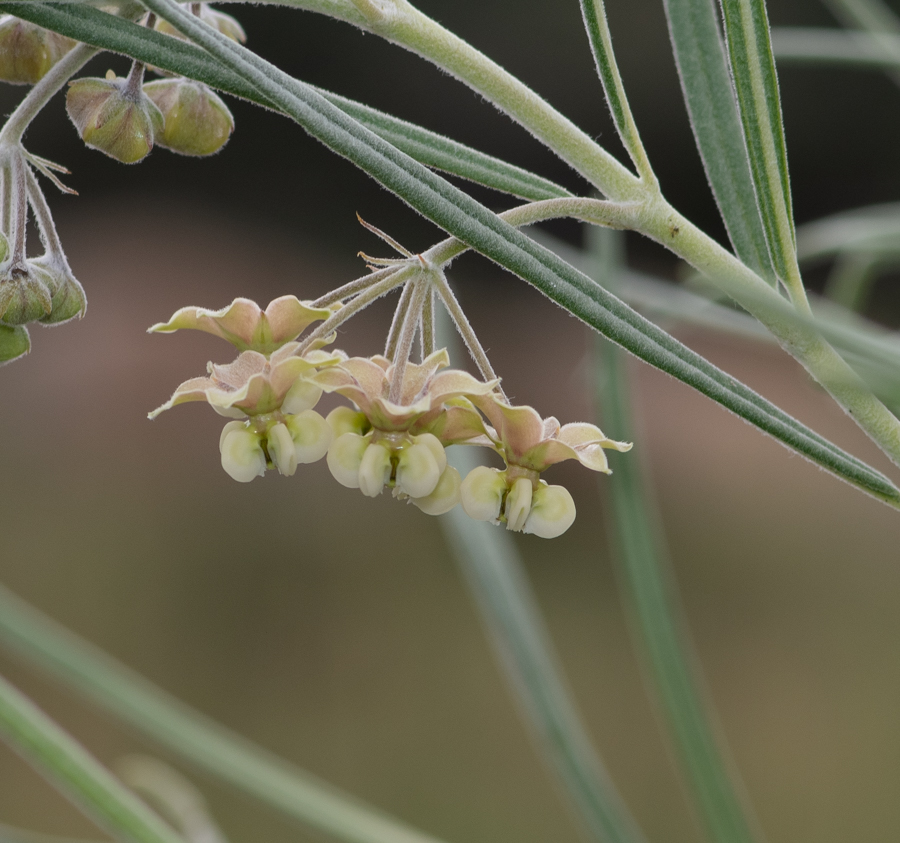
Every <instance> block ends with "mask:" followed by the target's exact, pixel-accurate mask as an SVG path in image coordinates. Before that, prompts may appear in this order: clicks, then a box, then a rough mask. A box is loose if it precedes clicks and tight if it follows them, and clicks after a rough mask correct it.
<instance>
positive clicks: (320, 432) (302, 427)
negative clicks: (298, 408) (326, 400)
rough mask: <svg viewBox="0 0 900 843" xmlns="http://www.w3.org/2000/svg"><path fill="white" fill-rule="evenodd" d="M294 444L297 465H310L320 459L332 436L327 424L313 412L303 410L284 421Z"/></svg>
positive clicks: (326, 449)
mask: <svg viewBox="0 0 900 843" xmlns="http://www.w3.org/2000/svg"><path fill="white" fill-rule="evenodd" d="M285 423H286V424H287V429H288V431H289V432H290V434H291V439H292V441H293V444H294V454H295V456H296V458H297V462H299V463H304V464H306V463H311V462H316V460H320V459H322V457H324V456H325V454H326V453H327V451H328V446H329V445H331V440H332V439H333V438H334V434H333V433H332V432H331V428H330V427H329V425H328V422H327V421H325V419H323V418H322V417H321V416H320V415H319V414H318V413H317V412H316V411H315V410H304V411H303V412H302V413H297V415H294V416H288V417H287V419H285Z"/></svg>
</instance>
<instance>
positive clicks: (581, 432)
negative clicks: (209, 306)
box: [150, 296, 631, 538]
mask: <svg viewBox="0 0 900 843" xmlns="http://www.w3.org/2000/svg"><path fill="white" fill-rule="evenodd" d="M330 313H331V311H330V310H329V309H327V308H318V309H317V308H315V307H313V306H311V305H310V304H309V303H306V302H301V301H299V300H298V299H296V298H294V297H292V296H284V297H282V298H281V299H276V300H275V301H274V302H272V303H271V304H270V305H269V306H268V307H267V308H266V310H265V311H263V310H262V309H260V308H259V307H258V306H257V305H256V304H254V303H253V302H251V301H249V300H247V299H237V300H235V302H234V303H233V304H232V305H231V306H230V307H228V308H225V309H223V310H221V311H208V310H203V309H200V308H183V309H182V310H180V311H178V313H176V314H175V315H174V316H173V317H172V319H171V320H169V322H167V323H165V324H160V325H155V326H154V327H153V328H151V330H153V331H161V332H167V333H168V332H171V331H175V330H178V329H181V328H194V329H199V330H203V331H207V332H209V333H213V334H216V335H217V336H220V337H222V338H224V339H227V340H229V342H231V343H232V344H233V345H235V346H236V347H237V348H238V349H239V350H240V354H239V356H238V358H237V360H236V361H235V362H234V363H231V364H229V365H224V366H222V365H215V364H210V365H209V375H210V376H209V377H206V378H194V379H192V380H189V381H186V382H185V383H183V384H182V385H181V386H180V387H178V389H177V390H176V391H175V394H174V395H173V396H172V398H171V399H170V400H169V401H168V402H166V403H165V404H164V405H163V406H161V407H160V408H159V409H157V410H155V411H154V412H153V413H151V414H150V415H151V418H153V417H155V416H156V415H158V414H159V413H161V412H163V411H164V410H167V409H169V408H170V407H173V406H175V405H176V404H180V403H183V402H185V401H196V400H204V401H207V402H208V403H209V404H211V405H212V406H213V409H215V410H216V411H217V412H219V413H220V414H222V415H228V416H232V417H234V418H235V420H234V421H230V422H229V423H228V424H227V425H226V426H225V428H224V430H223V431H222V435H221V437H220V441H219V449H220V452H221V456H222V466H223V467H224V469H225V471H226V472H228V474H229V475H231V477H233V478H234V479H235V480H238V481H240V482H249V481H250V480H253V479H254V478H256V477H259V476H262V475H263V474H265V471H266V469H267V468H269V469H271V468H277V469H278V471H279V472H280V473H281V474H284V475H288V476H290V475H292V474H294V472H295V471H296V469H297V466H298V465H299V464H301V463H310V462H315V461H316V460H318V459H321V458H322V457H323V456H324V457H326V462H327V465H328V468H329V470H330V471H331V474H332V475H333V477H334V478H335V479H336V480H337V481H338V483H340V484H341V485H342V486H345V487H347V488H351V489H359V490H360V492H362V494H363V495H366V496H367V497H377V496H378V495H380V494H381V493H382V492H383V491H384V490H385V489H391V490H392V494H393V496H394V497H395V498H397V499H400V500H407V501H409V502H410V503H413V504H415V505H416V506H417V507H418V508H419V509H421V510H422V511H423V512H425V513H427V514H429V515H440V514H442V513H444V512H447V511H449V510H450V509H452V508H453V507H454V506H456V504H457V503H460V502H461V503H462V506H463V509H464V510H465V512H466V513H467V514H468V515H469V516H470V517H472V518H474V519H476V520H479V521H491V522H493V523H495V524H501V523H503V524H505V525H506V527H507V529H509V530H513V531H516V532H525V533H532V534H534V535H537V536H541V537H543V538H554V537H555V536H558V535H561V534H562V533H564V532H565V531H566V530H567V529H568V528H569V527H570V526H571V524H572V522H573V521H574V519H575V504H574V501H573V500H572V496H571V495H570V494H569V492H568V491H567V490H566V489H565V488H563V487H562V486H551V485H548V484H547V483H546V482H545V481H544V480H542V479H541V477H540V475H541V473H542V472H543V471H544V470H545V469H547V468H548V467H549V466H551V465H553V464H555V463H557V462H561V461H562V460H566V459H577V460H578V461H579V462H581V463H582V465H585V466H586V467H588V468H591V469H593V470H595V471H602V472H606V473H609V467H608V465H607V462H606V457H605V455H604V453H603V449H604V448H606V449H610V448H611V449H614V450H619V451H627V450H628V449H629V448H630V447H631V446H630V445H629V444H627V443H623V442H614V441H613V440H610V439H608V438H607V437H605V436H604V435H603V433H602V432H601V431H600V430H599V429H598V428H596V427H595V426H594V425H589V424H570V425H565V426H562V427H561V426H560V425H559V423H558V422H557V421H556V419H554V418H552V417H551V418H548V419H542V418H541V417H540V416H539V415H538V414H537V412H536V411H535V410H533V409H532V408H531V407H516V406H512V405H510V404H508V403H507V402H506V401H505V399H504V398H503V397H502V396H501V394H500V393H499V392H498V389H497V386H498V381H497V380H492V381H481V380H478V379H476V378H474V377H473V376H472V375H470V374H468V373H467V372H463V371H459V370H455V369H449V368H447V367H448V366H449V357H448V355H447V352H446V350H444V349H441V350H439V351H436V352H434V353H433V354H431V355H429V356H428V357H427V358H426V359H424V360H423V361H422V363H420V364H416V363H411V362H406V363H405V364H403V365H400V366H399V367H398V364H397V363H392V362H391V361H390V360H388V359H387V358H385V357H381V356H380V355H376V356H374V357H370V358H364V357H347V355H345V354H343V353H342V352H339V351H334V352H328V351H326V350H325V349H324V348H323V346H324V345H327V344H328V343H329V342H330V341H332V340H333V338H334V337H333V335H332V336H331V337H327V338H325V339H322V340H321V341H319V342H318V343H315V344H312V345H311V347H310V348H308V349H307V350H305V351H304V352H302V353H301V351H300V349H301V347H302V346H301V345H300V343H298V342H295V340H296V339H297V337H298V336H299V335H300V334H301V333H302V332H303V331H304V330H305V329H306V327H308V326H309V325H310V324H312V322H313V321H316V320H322V319H325V318H327V317H328V316H329V315H330ZM308 345H309V344H308ZM323 393H334V394H337V395H340V396H342V397H344V398H346V399H349V400H350V401H351V402H352V406H346V405H342V406H339V407H336V408H335V409H333V410H332V411H331V412H330V413H329V414H328V416H327V417H326V418H322V416H321V415H319V414H318V413H317V412H316V411H315V410H314V409H313V408H314V407H315V406H316V404H317V403H318V401H319V398H320V397H321V396H322V394H323ZM455 444H464V445H480V446H483V447H487V448H490V449H491V450H493V451H495V452H496V453H498V454H499V455H500V456H501V457H502V458H503V459H504V461H505V463H506V467H505V468H504V469H503V470H500V469H496V468H489V467H487V466H479V467H477V468H475V469H473V470H472V471H471V472H470V473H469V474H468V476H467V477H466V478H465V479H464V480H463V479H462V478H461V477H460V474H459V472H458V471H457V470H456V469H455V468H454V467H453V466H451V465H449V464H448V462H447V455H446V448H447V447H449V446H450V445H455Z"/></svg>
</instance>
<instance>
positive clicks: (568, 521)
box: [523, 482, 575, 539]
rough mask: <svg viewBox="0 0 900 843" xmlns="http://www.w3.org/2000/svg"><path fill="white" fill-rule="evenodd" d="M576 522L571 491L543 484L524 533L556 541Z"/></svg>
mask: <svg viewBox="0 0 900 843" xmlns="http://www.w3.org/2000/svg"><path fill="white" fill-rule="evenodd" d="M574 520H575V501H573V500H572V496H571V495H570V494H569V490H568V489H566V488H564V487H563V486H548V485H546V484H545V483H543V482H541V484H540V486H538V488H537V489H536V490H535V493H534V500H533V501H532V504H531V515H529V516H528V520H527V521H526V522H525V527H524V530H523V532H526V533H532V534H534V535H535V536H540V537H541V538H542V539H555V538H556V537H557V536H561V535H562V534H563V533H564V532H565V531H566V530H568V529H569V527H571V526H572V522H573V521H574Z"/></svg>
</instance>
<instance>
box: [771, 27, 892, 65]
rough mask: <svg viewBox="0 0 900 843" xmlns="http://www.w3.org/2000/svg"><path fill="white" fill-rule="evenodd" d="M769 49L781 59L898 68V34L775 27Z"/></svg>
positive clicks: (809, 62)
mask: <svg viewBox="0 0 900 843" xmlns="http://www.w3.org/2000/svg"><path fill="white" fill-rule="evenodd" d="M772 50H773V52H774V53H775V55H776V56H777V57H778V60H779V61H780V62H784V61H789V62H797V63H803V64H837V65H841V66H845V67H859V68H863V69H881V68H883V69H887V70H897V69H900V35H893V34H889V33H886V32H880V33H875V32H849V31H847V30H845V29H819V28H812V27H810V28H806V27H800V26H790V27H788V26H783V27H775V28H774V29H773V30H772Z"/></svg>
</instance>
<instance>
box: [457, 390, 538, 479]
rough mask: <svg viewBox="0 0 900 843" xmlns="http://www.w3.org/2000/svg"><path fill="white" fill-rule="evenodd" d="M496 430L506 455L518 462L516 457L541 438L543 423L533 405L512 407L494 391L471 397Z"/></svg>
mask: <svg viewBox="0 0 900 843" xmlns="http://www.w3.org/2000/svg"><path fill="white" fill-rule="evenodd" d="M472 403H474V404H475V405H476V406H477V407H478V408H479V409H480V410H481V411H482V412H483V413H484V414H485V415H486V416H487V417H488V419H489V420H490V422H491V424H493V425H494V428H495V429H496V431H497V434H498V436H499V439H500V442H501V443H502V444H503V447H504V448H505V450H506V452H507V457H508V458H509V459H512V460H513V461H514V462H518V457H519V456H521V455H522V454H524V453H525V452H526V451H527V450H528V449H529V448H532V447H534V446H535V445H536V444H537V443H538V442H540V441H541V440H542V439H543V432H544V424H543V421H542V420H541V417H540V415H539V414H538V412H537V410H535V409H534V407H528V406H522V407H512V406H510V405H509V404H507V403H505V402H504V401H502V400H501V399H500V398H499V397H498V396H497V395H496V393H491V394H490V395H486V396H484V397H475V396H473V398H472Z"/></svg>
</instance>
